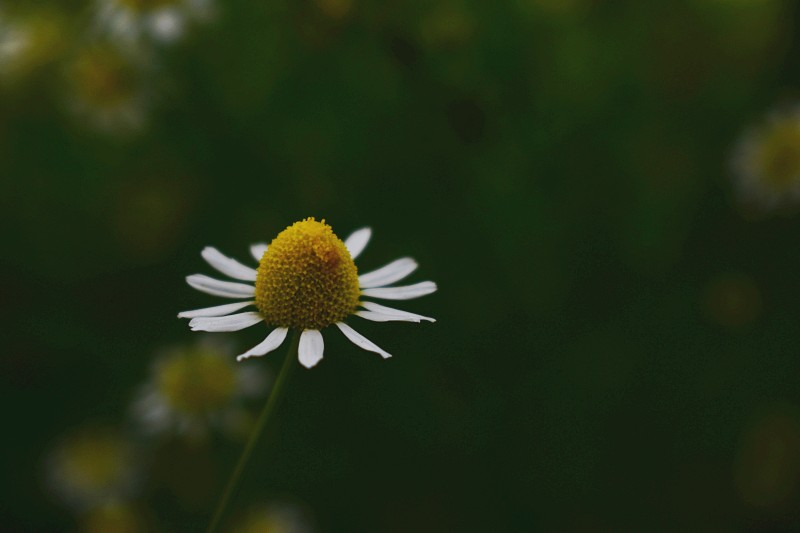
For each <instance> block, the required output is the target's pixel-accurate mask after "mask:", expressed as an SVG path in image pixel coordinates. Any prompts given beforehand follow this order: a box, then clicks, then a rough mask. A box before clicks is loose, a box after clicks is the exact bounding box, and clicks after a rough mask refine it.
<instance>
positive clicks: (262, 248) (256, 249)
mask: <svg viewBox="0 0 800 533" xmlns="http://www.w3.org/2000/svg"><path fill="white" fill-rule="evenodd" d="M267 248H269V246H267V243H265V242H260V243H258V244H254V245H252V246H250V253H251V254H252V255H253V257H254V258H255V260H256V261H258V262H259V263H260V262H261V258H262V257H264V252H266V251H267Z"/></svg>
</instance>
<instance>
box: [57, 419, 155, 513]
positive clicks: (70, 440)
mask: <svg viewBox="0 0 800 533" xmlns="http://www.w3.org/2000/svg"><path fill="white" fill-rule="evenodd" d="M136 459H137V454H136V453H135V449H134V447H133V445H132V444H131V443H130V442H129V441H128V440H127V439H125V438H124V437H123V436H122V435H121V434H120V433H119V432H118V431H116V430H113V429H109V428H102V427H87V428H83V429H80V430H78V431H76V432H74V433H72V434H70V435H68V436H67V437H65V438H64V439H63V440H62V441H61V442H59V443H57V444H56V445H55V447H54V449H53V450H52V451H51V453H50V454H49V456H48V457H47V458H46V462H45V467H46V470H47V471H46V476H47V481H48V485H49V487H50V489H51V490H52V491H53V493H54V494H55V495H56V497H58V498H59V499H61V500H62V501H63V502H64V503H66V504H67V505H69V506H71V507H73V508H76V509H90V508H95V507H97V506H101V505H105V504H110V503H114V502H119V501H124V500H126V499H128V498H130V497H131V496H132V494H133V492H134V490H135V488H136V487H137V484H138V483H137V481H138V474H139V472H138V469H137V461H136Z"/></svg>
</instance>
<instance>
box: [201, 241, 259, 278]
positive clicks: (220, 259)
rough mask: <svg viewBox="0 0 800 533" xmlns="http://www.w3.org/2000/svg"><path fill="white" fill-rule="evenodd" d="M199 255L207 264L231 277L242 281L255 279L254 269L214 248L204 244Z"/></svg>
mask: <svg viewBox="0 0 800 533" xmlns="http://www.w3.org/2000/svg"><path fill="white" fill-rule="evenodd" d="M200 255H202V256H203V259H205V260H206V261H208V264H209V265H211V266H212V267H214V268H216V269H217V270H219V271H220V272H222V273H223V274H225V275H228V276H230V277H232V278H233V279H241V280H243V281H255V280H256V271H255V269H253V268H250V267H249V266H244V265H243V264H241V263H240V262H239V261H237V260H235V259H231V258H230V257H227V256H225V255H223V254H222V253H221V252H220V251H219V250H217V249H216V248H212V247H211V246H206V247H205V248H203V251H202V252H200Z"/></svg>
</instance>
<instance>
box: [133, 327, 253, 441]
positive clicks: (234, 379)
mask: <svg viewBox="0 0 800 533" xmlns="http://www.w3.org/2000/svg"><path fill="white" fill-rule="evenodd" d="M230 353H231V350H230V349H229V347H228V346H227V345H226V344H225V343H221V342H217V341H215V340H213V339H209V338H204V339H202V340H201V341H200V342H198V343H197V344H195V345H194V346H187V347H174V348H170V349H167V350H165V351H164V352H163V353H162V354H161V355H160V356H159V357H157V358H156V360H155V363H154V364H153V369H152V376H151V378H150V380H149V381H148V382H147V383H146V384H145V385H144V386H143V387H142V389H141V391H140V393H139V396H138V398H137V400H136V401H135V402H134V404H133V414H134V417H135V418H136V419H137V420H138V421H139V423H140V424H141V425H142V427H143V428H144V429H145V430H147V431H148V432H150V433H172V432H174V433H178V434H181V435H185V436H188V437H191V438H202V437H204V436H205V435H206V434H207V433H208V431H209V430H210V429H219V430H222V431H224V432H227V433H229V434H233V435H236V434H239V433H244V430H245V429H246V428H244V427H242V426H243V425H244V424H246V422H247V420H248V419H247V412H246V411H245V409H244V402H245V400H246V399H247V398H249V397H255V396H257V395H259V394H262V393H263V392H264V390H265V385H266V382H267V379H266V376H265V375H264V374H263V372H262V371H261V370H260V369H258V368H256V367H252V366H249V367H240V366H237V365H236V364H235V363H233V362H232V361H231V360H230V359H229V357H228V356H229V355H230Z"/></svg>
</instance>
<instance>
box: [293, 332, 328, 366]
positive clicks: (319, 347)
mask: <svg viewBox="0 0 800 533" xmlns="http://www.w3.org/2000/svg"><path fill="white" fill-rule="evenodd" d="M324 349H325V342H324V341H323V340H322V333H320V332H319V331H317V330H316V329H304V330H303V334H302V335H300V346H298V348H297V358H298V359H299V360H300V364H301V365H303V366H304V367H306V368H311V367H312V366H314V365H316V364H317V363H319V362H320V360H321V359H322V352H323V350H324Z"/></svg>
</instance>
